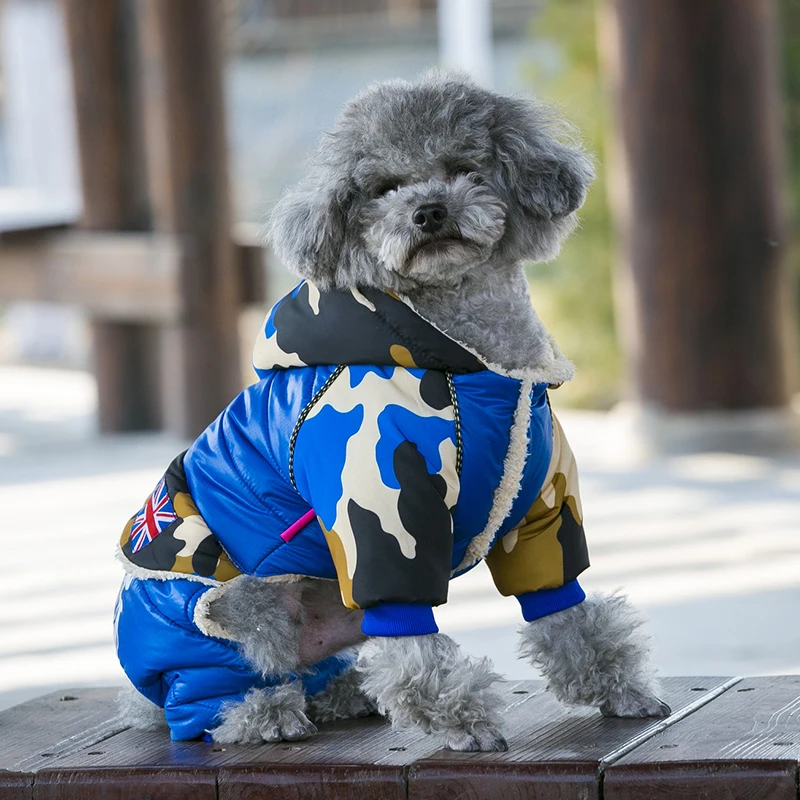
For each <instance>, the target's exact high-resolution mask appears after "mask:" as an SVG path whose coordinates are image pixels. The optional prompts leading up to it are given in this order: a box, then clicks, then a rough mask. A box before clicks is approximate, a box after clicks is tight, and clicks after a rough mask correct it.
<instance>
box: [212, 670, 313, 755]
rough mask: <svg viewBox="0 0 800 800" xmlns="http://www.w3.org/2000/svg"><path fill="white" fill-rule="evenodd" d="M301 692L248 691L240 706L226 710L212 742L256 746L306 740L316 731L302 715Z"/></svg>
mask: <svg viewBox="0 0 800 800" xmlns="http://www.w3.org/2000/svg"><path fill="white" fill-rule="evenodd" d="M305 706H306V699H305V695H304V694H303V690H302V688H301V687H300V686H299V685H297V684H292V683H287V684H284V685H283V686H276V687H275V688H274V689H251V690H250V691H249V692H248V693H247V694H246V695H245V697H244V700H243V701H242V702H240V703H231V704H229V705H227V706H225V707H224V708H223V710H222V713H221V714H220V716H221V718H222V723H221V724H220V725H219V726H218V727H216V728H214V730H212V731H211V735H212V737H213V739H214V741H215V742H222V743H226V744H231V743H239V744H258V743H261V742H281V741H289V742H295V741H298V740H300V739H307V738H308V737H309V736H313V735H314V734H315V733H316V732H317V727H316V725H314V723H313V722H311V720H310V719H309V718H308V717H307V716H306V714H305Z"/></svg>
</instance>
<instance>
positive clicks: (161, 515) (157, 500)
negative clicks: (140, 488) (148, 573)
mask: <svg viewBox="0 0 800 800" xmlns="http://www.w3.org/2000/svg"><path fill="white" fill-rule="evenodd" d="M178 519H179V517H178V515H177V514H176V513H175V509H174V508H173V506H172V500H170V497H169V491H168V490H167V481H166V477H164V478H162V479H161V481H160V482H159V484H158V486H156V488H155V489H154V490H153V493H152V494H151V495H150V497H148V498H147V502H146V503H145V504H144V508H142V510H141V511H140V512H139V513H138V514H137V515H136V516H135V517H134V518H133V523H132V524H131V534H130V542H131V552H132V553H138V552H139V550H141V549H142V548H143V547H144V546H145V545H146V544H150V542H152V541H153V539H155V538H156V536H158V534H159V533H161V532H162V531H163V530H164V529H165V528H167V527H169V526H170V525H172V523H173V522H175V521H177V520H178Z"/></svg>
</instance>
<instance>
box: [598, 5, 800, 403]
mask: <svg viewBox="0 0 800 800" xmlns="http://www.w3.org/2000/svg"><path fill="white" fill-rule="evenodd" d="M601 8H602V10H603V15H602V19H603V22H604V24H603V25H602V28H601V30H602V33H603V35H602V36H601V39H600V43H601V45H602V49H603V51H604V55H605V56H606V64H607V67H608V73H609V79H610V84H611V87H612V90H613V97H614V106H615V117H616V127H617V140H618V141H617V146H616V147H615V148H614V151H615V152H616V153H618V155H619V157H620V158H621V163H620V164H619V165H618V168H617V169H614V170H612V172H613V174H614V175H615V176H616V177H617V179H618V181H617V182H618V185H617V186H614V187H612V197H613V198H614V199H615V201H616V202H615V206H616V207H615V212H616V217H617V223H618V227H619V228H620V231H621V234H622V237H621V238H622V249H623V266H624V269H623V270H622V272H621V275H620V279H621V286H620V296H621V299H622V302H621V303H620V304H619V321H620V327H621V331H622V334H623V343H624V344H625V347H626V350H627V355H628V360H629V363H630V367H631V371H632V374H633V378H634V389H635V392H636V396H637V399H638V400H640V401H641V402H643V403H652V404H655V405H656V406H658V407H660V408H663V409H666V410H673V411H700V410H726V409H752V408H764V407H776V406H778V407H779V406H786V405H787V403H788V401H789V398H790V396H791V390H792V386H791V380H790V378H791V375H792V373H793V372H794V369H793V365H791V363H790V353H789V350H790V347H791V345H792V344H793V341H792V338H793V335H794V334H793V329H794V321H793V317H794V313H793V309H792V307H791V297H792V292H791V288H790V278H789V274H788V270H787V265H786V259H785V258H783V254H784V250H785V242H786V225H785V218H786V211H785V204H784V202H783V192H782V188H783V186H782V184H783V172H784V170H783V153H782V128H781V97H780V82H779V76H778V74H777V53H778V47H777V38H778V37H777V33H778V31H777V23H776V18H775V13H776V3H774V2H773V0H736V2H731V0H703V2H692V1H691V0H674V1H673V2H662V0H609V1H608V2H607V3H604V4H601Z"/></svg>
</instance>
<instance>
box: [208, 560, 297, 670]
mask: <svg viewBox="0 0 800 800" xmlns="http://www.w3.org/2000/svg"><path fill="white" fill-rule="evenodd" d="M207 596H208V598H209V600H208V601H206V603H205V605H204V607H203V609H202V613H200V614H199V615H198V613H197V612H196V613H195V620H196V621H197V622H198V624H199V625H200V626H201V628H202V630H203V631H204V633H206V634H209V635H212V636H219V637H221V638H224V639H231V640H233V641H235V642H238V643H239V648H240V650H241V653H242V656H243V657H244V659H245V660H246V661H247V663H248V664H250V665H251V666H252V667H253V668H254V669H255V670H256V671H258V672H260V673H261V674H262V675H263V676H265V677H266V676H268V675H271V676H275V675H285V674H286V673H289V672H294V671H295V670H296V669H297V668H298V666H299V664H300V660H299V658H300V657H299V653H300V632H301V629H302V625H303V608H302V586H301V585H300V583H299V582H297V583H270V582H268V581H264V580H262V579H260V578H254V577H251V576H248V575H242V576H241V577H239V578H236V579H234V580H232V581H231V582H230V583H229V584H225V585H224V586H223V587H220V588H219V589H212V590H211V591H210V592H209V593H208V595H207ZM199 605H200V604H199V603H198V606H199ZM198 616H199V617H200V618H199V619H198Z"/></svg>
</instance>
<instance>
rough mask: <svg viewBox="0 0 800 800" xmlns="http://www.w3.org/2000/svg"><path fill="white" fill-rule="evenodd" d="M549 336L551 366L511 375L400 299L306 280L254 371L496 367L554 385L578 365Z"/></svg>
mask: <svg viewBox="0 0 800 800" xmlns="http://www.w3.org/2000/svg"><path fill="white" fill-rule="evenodd" d="M542 335H543V336H545V337H547V338H548V339H549V342H550V348H549V350H550V352H549V354H548V356H549V357H548V363H545V364H541V365H540V366H539V367H536V368H532V369H519V370H505V369H503V368H502V367H501V366H498V365H495V364H491V363H489V362H488V361H487V360H486V359H484V358H482V357H481V356H480V354H478V353H476V352H474V351H473V350H471V349H470V348H469V347H468V346H467V345H465V344H462V343H460V342H458V341H456V340H455V339H453V338H451V337H450V336H448V335H447V334H446V333H444V332H443V331H441V330H439V329H438V328H437V327H436V326H435V325H434V324H433V323H431V322H429V321H428V320H426V319H425V318H424V317H422V316H421V315H420V314H419V313H418V312H417V311H416V310H415V309H414V308H413V307H412V306H411V304H410V303H408V302H407V301H404V300H403V299H402V298H400V297H398V296H397V295H394V294H392V293H388V292H382V291H380V290H378V289H370V288H352V289H349V290H334V291H325V292H321V291H320V290H319V289H318V288H317V287H316V286H315V285H314V284H313V283H310V282H309V281H303V282H302V283H300V284H299V285H298V286H297V287H295V288H294V290H292V292H290V293H289V294H287V295H286V296H285V297H283V298H282V299H281V300H279V301H278V302H277V303H276V304H275V306H274V307H273V308H272V310H271V311H270V312H269V314H268V315H267V319H266V322H265V323H264V325H263V326H262V328H261V331H260V333H259V336H258V339H257V340H256V344H255V347H254V349H253V367H254V369H255V371H256V373H257V375H258V377H259V378H264V377H265V376H266V374H267V373H268V372H269V371H270V370H274V369H288V368H291V367H307V366H321V365H340V364H346V365H354V364H361V365H374V366H399V367H406V368H420V369H431V370H438V371H441V372H450V373H453V374H456V375H463V374H467V373H474V372H483V371H487V370H489V371H492V372H497V373H499V374H501V375H505V376H506V377H511V378H517V379H530V380H532V381H533V382H534V383H548V384H550V385H551V386H553V385H560V384H562V383H564V382H565V381H568V380H571V378H572V375H573V370H574V368H573V366H572V364H571V363H570V361H569V360H568V359H567V358H566V357H565V356H564V355H563V354H562V353H561V351H560V350H559V349H558V346H557V345H556V343H555V340H554V339H553V338H552V336H550V335H549V334H548V333H547V332H546V331H545V330H544V328H543V327H542Z"/></svg>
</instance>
